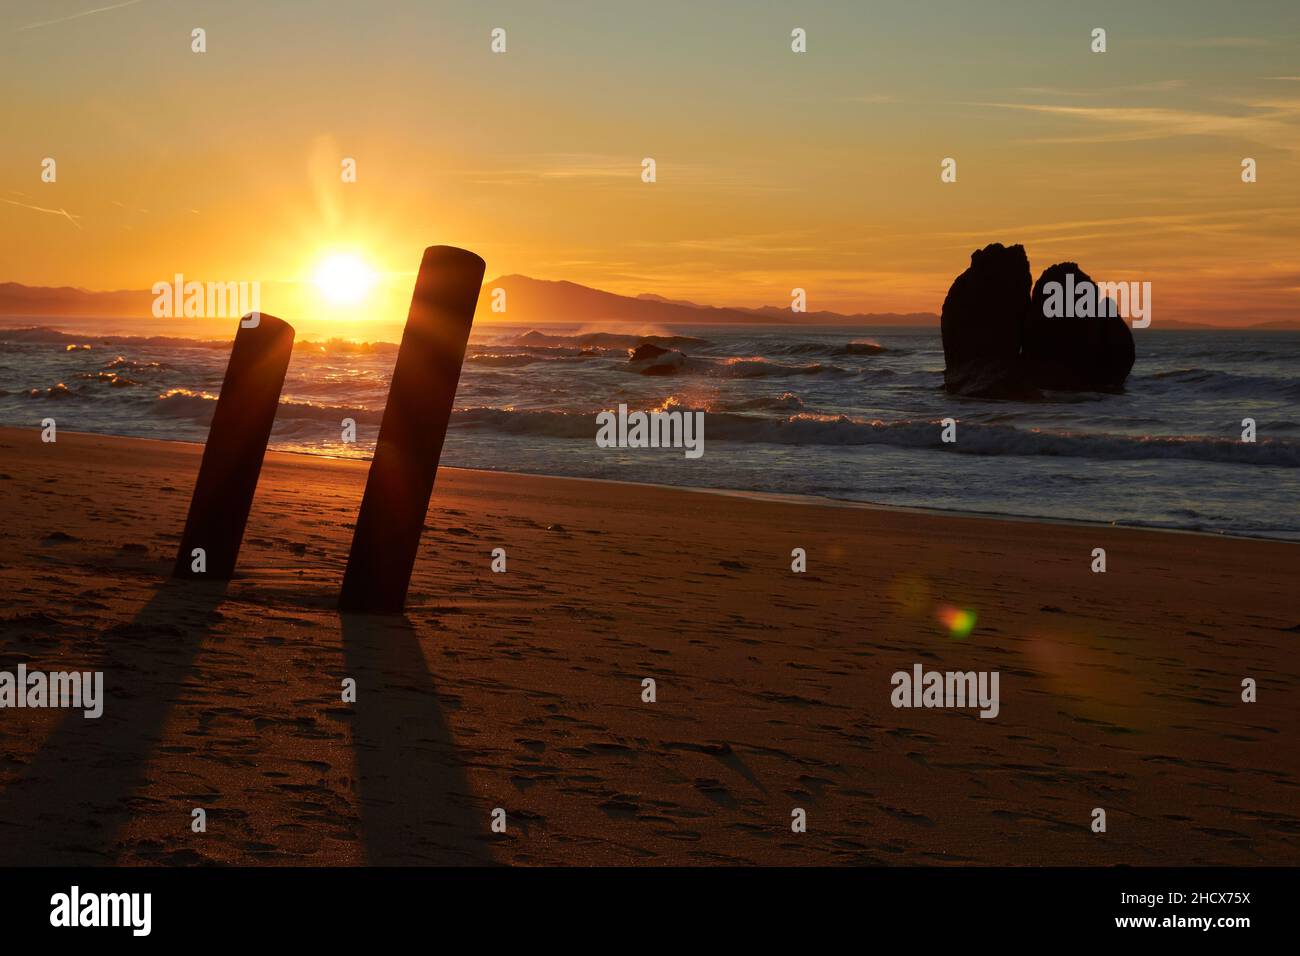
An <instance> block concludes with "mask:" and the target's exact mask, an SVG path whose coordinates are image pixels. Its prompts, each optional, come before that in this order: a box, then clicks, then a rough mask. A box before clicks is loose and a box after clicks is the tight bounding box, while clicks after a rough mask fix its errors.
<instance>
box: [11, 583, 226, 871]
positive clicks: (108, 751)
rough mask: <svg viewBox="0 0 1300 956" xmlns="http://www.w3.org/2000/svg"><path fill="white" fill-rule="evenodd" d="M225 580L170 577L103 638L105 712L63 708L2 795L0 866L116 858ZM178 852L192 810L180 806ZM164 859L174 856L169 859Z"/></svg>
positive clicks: (97, 666)
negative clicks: (95, 715)
mask: <svg viewBox="0 0 1300 956" xmlns="http://www.w3.org/2000/svg"><path fill="white" fill-rule="evenodd" d="M225 593H226V584H225V582H212V583H207V584H180V583H175V582H167V583H165V584H164V586H163V587H162V588H161V589H160V590H159V591H158V592H157V593H156V594H154V596H153V597H152V598H151V599H150V600H149V601H148V602H147V603H146V604H145V605H144V606H143V607H142V608H141V609H140V611H139V612H138V613H137V614H136V616H135V618H134V619H133V620H132V621H131V622H130V623H129V624H119V625H116V626H114V627H111V628H109V629H108V630H107V631H105V632H104V633H103V634H101V635H100V642H101V646H100V648H99V654H98V659H97V660H96V661H95V662H94V663H89V662H88V663H87V664H86V665H85V666H84V667H83V668H81V669H83V670H99V671H103V672H104V698H105V701H104V712H103V714H102V715H101V716H100V717H98V718H96V719H93V720H92V719H88V718H86V717H84V716H83V715H82V712H81V711H79V710H69V711H64V712H62V713H61V714H60V717H59V720H58V723H57V724H56V725H55V727H54V729H53V731H52V732H51V733H50V735H49V737H48V738H47V739H46V740H45V742H44V743H43V744H42V745H41V747H40V749H39V750H37V751H36V753H35V754H34V755H33V757H32V760H31V762H30V763H29V764H28V765H27V767H25V768H24V769H23V771H22V773H21V774H20V775H19V776H18V777H17V778H16V779H14V780H13V782H11V783H10V784H9V786H8V787H6V788H5V789H4V791H3V792H0V866H82V865H88V864H89V865H95V864H101V865H102V864H108V863H113V862H115V860H116V859H117V857H118V856H119V854H118V852H117V849H116V844H117V841H118V837H119V833H120V832H121V830H122V827H123V826H124V825H125V824H126V823H127V822H128V821H129V820H130V819H131V818H132V816H134V815H135V812H136V811H135V810H134V808H133V800H134V798H135V795H136V793H137V792H138V791H139V790H140V789H141V788H142V787H143V786H144V785H145V784H146V783H147V779H146V774H145V771H146V768H147V766H148V763H149V759H150V757H151V756H152V754H153V752H154V750H155V749H156V748H157V746H158V745H159V743H160V741H161V739H162V732H163V725H164V723H165V722H166V719H167V714H168V712H169V711H170V710H171V707H172V704H173V703H174V702H175V700H176V697H177V695H178V693H179V692H180V689H181V687H182V685H183V684H184V683H185V681H186V680H187V679H188V678H189V676H190V674H191V673H192V672H193V667H194V661H195V658H196V656H197V654H198V651H199V648H200V647H201V646H202V644H203V641H204V639H205V638H206V637H207V635H208V634H209V633H210V632H211V630H212V626H213V624H214V623H215V622H216V621H217V620H218V618H217V617H216V616H215V615H214V614H213V612H214V611H215V610H216V608H217V606H218V605H219V604H221V602H222V601H223V600H224V599H225ZM175 812H176V833H177V841H176V846H175V849H176V850H184V849H186V848H187V847H186V846H185V841H184V837H183V835H184V834H187V833H188V832H189V829H188V811H187V810H186V809H185V808H183V807H179V806H178V807H177V808H176V811H175ZM158 862H164V863H165V862H168V861H167V860H166V858H162V859H160V860H159V861H158Z"/></svg>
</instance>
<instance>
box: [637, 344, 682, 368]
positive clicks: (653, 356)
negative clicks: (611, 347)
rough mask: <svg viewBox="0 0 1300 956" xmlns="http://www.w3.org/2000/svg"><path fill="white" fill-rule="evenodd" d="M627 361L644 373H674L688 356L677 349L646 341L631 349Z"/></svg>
mask: <svg viewBox="0 0 1300 956" xmlns="http://www.w3.org/2000/svg"><path fill="white" fill-rule="evenodd" d="M627 361H628V364H629V365H631V366H632V367H633V368H634V369H636V371H638V372H640V373H641V374H642V375H672V374H674V373H675V372H677V371H678V370H679V369H680V368H681V367H682V363H683V362H685V361H686V356H685V355H683V354H682V353H681V352H678V351H677V350H676V349H665V348H660V347H659V346H658V345H655V344H654V343H652V342H645V343H642V344H641V345H638V346H637V347H636V348H635V349H633V350H631V355H630V356H629V357H628V360H627Z"/></svg>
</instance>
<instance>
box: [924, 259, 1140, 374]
mask: <svg viewBox="0 0 1300 956" xmlns="http://www.w3.org/2000/svg"><path fill="white" fill-rule="evenodd" d="M1069 275H1073V279H1071V280H1068V281H1069V282H1070V283H1071V285H1072V286H1073V287H1075V288H1078V287H1081V286H1082V284H1083V283H1085V282H1087V283H1091V282H1092V279H1091V278H1090V277H1089V276H1088V275H1087V273H1085V272H1084V271H1083V270H1082V269H1080V268H1079V267H1078V265H1077V264H1075V263H1073V262H1064V263H1058V264H1057V265H1054V266H1052V267H1051V268H1049V269H1047V270H1046V271H1045V272H1044V273H1043V274H1042V275H1041V276H1040V277H1039V279H1038V282H1037V283H1035V284H1034V286H1033V289H1032V294H1031V290H1030V281H1031V279H1032V276H1031V274H1030V271H1029V259H1028V257H1026V255H1025V249H1024V247H1023V246H1018V245H1017V246H1009V247H1008V246H1003V245H1002V244H1001V243H993V244H992V245H989V246H985V247H984V248H983V249H980V250H977V251H976V252H973V253H971V264H970V268H968V269H967V270H966V271H965V272H963V273H962V274H961V275H959V276H958V277H957V278H956V280H955V281H954V282H953V284H952V287H951V288H950V289H949V290H948V295H947V297H946V298H945V299H944V301H943V313H942V317H941V320H940V329H941V331H942V333H943V357H944V363H945V365H946V368H945V369H944V375H943V378H944V387H945V388H947V390H948V391H949V392H952V393H954V394H957V395H965V396H968V397H972V398H1004V399H1031V398H1039V397H1041V392H1040V391H1039V389H1057V390H1062V391H1089V390H1111V389H1116V388H1119V387H1120V386H1122V385H1123V384H1124V379H1125V378H1126V377H1127V376H1128V373H1129V370H1130V369H1132V367H1133V360H1134V354H1135V353H1134V347H1133V333H1132V332H1130V331H1129V328H1128V324H1127V323H1126V322H1125V320H1124V319H1123V318H1122V317H1120V316H1119V315H1117V314H1113V310H1105V309H1103V308H1101V307H1100V306H1099V307H1098V308H1096V309H1094V311H1093V314H1092V315H1091V316H1085V317H1074V315H1073V312H1074V310H1073V305H1074V303H1073V302H1071V309H1070V312H1069V313H1066V314H1056V313H1057V310H1056V309H1054V308H1048V306H1049V298H1051V296H1049V292H1050V291H1053V287H1052V286H1051V283H1054V282H1059V283H1061V284H1062V289H1063V290H1064V289H1065V288H1069V286H1067V285H1066V283H1067V276H1069ZM1061 302H1063V295H1057V296H1056V297H1055V299H1053V300H1052V302H1051V303H1050V304H1051V305H1053V306H1055V305H1056V304H1059V303H1061ZM1103 305H1104V303H1103ZM1085 311H1086V310H1085ZM1103 313H1104V314H1103Z"/></svg>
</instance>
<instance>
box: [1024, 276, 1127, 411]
mask: <svg viewBox="0 0 1300 956" xmlns="http://www.w3.org/2000/svg"><path fill="white" fill-rule="evenodd" d="M1050 283H1059V286H1058V294H1057V295H1056V296H1055V303H1051V304H1052V306H1053V307H1052V308H1050V309H1049V308H1048V306H1049V298H1052V297H1051V296H1049V293H1048V290H1047V288H1046V287H1047V286H1048V285H1049V284H1050ZM1087 286H1091V287H1092V288H1091V293H1092V301H1091V303H1089V304H1088V307H1085V308H1083V309H1079V308H1077V306H1079V305H1082V303H1081V302H1079V300H1078V299H1077V298H1076V297H1074V296H1071V295H1069V293H1071V292H1075V291H1076V290H1077V291H1078V292H1084V293H1085V294H1086V291H1087ZM1096 292H1097V290H1096V286H1095V284H1093V280H1092V278H1091V277H1090V276H1089V275H1088V274H1087V273H1086V272H1084V271H1083V270H1082V269H1080V268H1079V266H1078V264H1077V263H1074V262H1058V263H1057V264H1056V265H1054V266H1050V267H1048V268H1047V269H1046V270H1045V271H1044V272H1043V274H1042V275H1041V276H1039V277H1038V281H1037V282H1035V283H1034V292H1033V297H1032V301H1031V303H1030V307H1029V312H1028V314H1027V315H1026V317H1025V333H1024V341H1023V347H1022V353H1021V354H1022V357H1023V359H1024V364H1025V370H1026V375H1027V376H1028V377H1029V380H1030V381H1031V382H1033V384H1035V385H1037V386H1038V387H1039V388H1050V389H1060V390H1063V391H1108V390H1112V389H1117V388H1119V387H1120V386H1122V385H1123V384H1124V379H1126V378H1128V373H1129V371H1130V370H1132V368H1133V361H1134V359H1135V357H1136V351H1135V349H1134V345H1133V333H1132V332H1131V331H1129V327H1128V323H1127V322H1126V321H1125V320H1124V318H1123V316H1120V315H1119V314H1118V313H1117V310H1116V309H1115V308H1114V307H1113V306H1114V300H1111V299H1106V300H1101V299H1100V297H1099V296H1097V294H1096ZM1072 298H1073V299H1074V301H1071V299H1072ZM1107 304H1109V305H1110V306H1111V307H1110V308H1107ZM1062 307H1068V309H1069V311H1064V308H1062ZM1080 311H1083V312H1085V313H1091V315H1087V314H1084V315H1079V314H1078V313H1079V312H1080Z"/></svg>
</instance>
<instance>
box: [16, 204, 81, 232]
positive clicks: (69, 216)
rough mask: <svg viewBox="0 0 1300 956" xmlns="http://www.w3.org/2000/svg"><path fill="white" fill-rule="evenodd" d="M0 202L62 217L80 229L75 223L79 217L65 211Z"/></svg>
mask: <svg viewBox="0 0 1300 956" xmlns="http://www.w3.org/2000/svg"><path fill="white" fill-rule="evenodd" d="M0 202H7V203H8V204H9V205H11V206H20V207H21V208H23V209H32V210H35V211H36V212H44V213H49V214H50V215H51V216H62V217H63V218H64V219H66V220H68V222H70V223H72V224H73V225H74V226H76V227H77V228H78V229H80V228H81V223H79V222H77V220H78V219H80V218H81V217H80V216H74V215H73V214H72V213H70V212H68V211H67V210H66V209H46V208H45V207H44V206H33V205H31V203H25V202H18V201H17V200H15V199H4V200H0Z"/></svg>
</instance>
